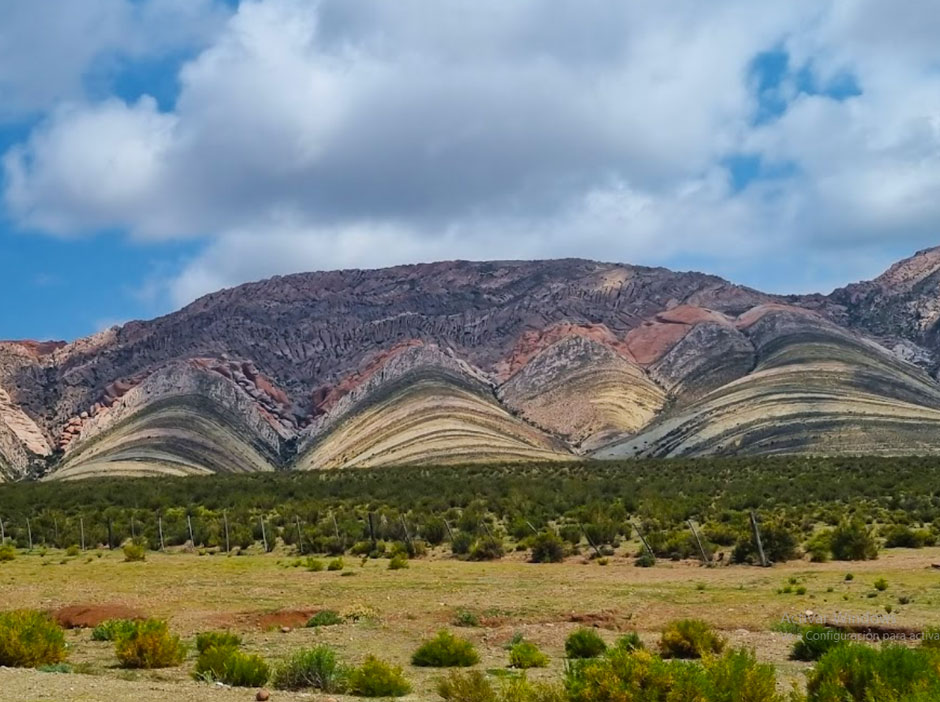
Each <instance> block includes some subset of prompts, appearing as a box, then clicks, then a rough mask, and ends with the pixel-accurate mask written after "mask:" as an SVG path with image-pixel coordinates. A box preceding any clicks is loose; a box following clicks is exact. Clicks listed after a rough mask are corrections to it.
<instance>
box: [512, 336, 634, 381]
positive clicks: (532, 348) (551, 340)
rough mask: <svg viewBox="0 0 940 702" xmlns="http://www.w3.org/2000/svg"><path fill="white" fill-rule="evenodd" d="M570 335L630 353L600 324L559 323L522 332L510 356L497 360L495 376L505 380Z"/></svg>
mask: <svg viewBox="0 0 940 702" xmlns="http://www.w3.org/2000/svg"><path fill="white" fill-rule="evenodd" d="M569 336H581V337H584V338H585V339H590V340H591V341H596V342H598V343H600V344H603V345H604V346H607V347H609V348H611V349H613V350H614V351H615V352H617V353H618V354H619V355H621V356H623V357H624V358H626V359H627V360H629V361H632V360H633V356H632V355H631V354H630V352H629V351H628V350H627V347H626V346H625V345H624V343H623V342H622V341H620V339H618V338H617V336H616V335H615V334H614V333H613V332H612V331H610V329H608V328H607V327H606V326H605V325H603V324H569V323H567V322H562V323H560V324H554V325H552V326H550V327H547V328H545V329H539V330H531V331H527V332H524V333H523V334H522V336H520V337H519V338H518V339H517V340H516V344H515V346H514V347H513V349H512V351H511V352H510V354H509V358H508V359H507V360H505V361H503V362H501V363H500V366H501V367H500V368H499V371H498V375H499V377H500V378H501V379H502V380H507V379H509V378H511V377H512V376H513V375H515V373H516V371H518V370H519V369H521V368H522V367H523V366H525V365H526V364H527V363H528V362H529V361H531V360H532V359H533V358H534V357H535V356H536V355H537V354H538V353H539V352H540V351H542V350H543V349H547V348H548V347H549V346H551V345H552V344H555V343H557V342H559V341H561V340H562V339H565V338H567V337H569Z"/></svg>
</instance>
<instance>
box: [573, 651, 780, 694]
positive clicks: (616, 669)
mask: <svg viewBox="0 0 940 702" xmlns="http://www.w3.org/2000/svg"><path fill="white" fill-rule="evenodd" d="M776 682H777V681H776V677H775V674H774V668H773V666H772V665H768V664H760V663H758V662H757V661H756V659H755V658H754V654H753V653H750V652H749V651H746V650H739V651H729V652H728V653H726V654H724V655H723V656H720V657H712V658H708V659H706V660H705V661H704V662H703V663H685V662H682V661H664V660H663V659H662V658H660V657H659V656H656V655H655V654H652V653H650V652H648V651H642V650H641V651H635V652H630V651H626V650H624V649H620V648H614V649H611V650H610V651H609V652H608V653H607V655H605V656H604V657H602V658H596V659H593V660H586V661H575V662H574V663H573V664H572V665H570V666H569V667H568V669H567V670H566V672H565V688H566V691H567V693H568V700H569V701H570V702H608V701H611V700H624V701H626V700H631V701H634V700H635V701H637V702H640V701H643V702H647V701H649V702H672V701H673V700H675V701H676V702H680V701H681V702H687V701H694V702H732V701H735V702H745V701H746V702H783V701H784V698H783V697H781V696H780V695H778V694H777V692H776Z"/></svg>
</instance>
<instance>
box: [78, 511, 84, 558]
mask: <svg viewBox="0 0 940 702" xmlns="http://www.w3.org/2000/svg"><path fill="white" fill-rule="evenodd" d="M78 528H79V530H80V531H81V534H82V551H84V550H85V518H84V517H79V518H78Z"/></svg>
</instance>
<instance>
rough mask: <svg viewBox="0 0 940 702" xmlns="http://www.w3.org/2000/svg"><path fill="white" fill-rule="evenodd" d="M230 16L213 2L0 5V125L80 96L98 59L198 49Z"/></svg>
mask: <svg viewBox="0 0 940 702" xmlns="http://www.w3.org/2000/svg"><path fill="white" fill-rule="evenodd" d="M229 14H230V13H229V11H228V10H227V9H226V8H225V7H224V6H223V5H222V4H221V3H218V2H215V0H80V2H68V1H62V0H29V1H28V2H4V3H0V122H3V121H12V120H17V119H22V118H23V117H24V116H28V115H30V114H33V113H36V112H42V111H44V110H46V109H48V108H49V107H51V106H52V105H54V104H56V103H57V102H58V101H61V100H70V99H80V98H81V97H82V96H83V95H84V92H85V91H84V85H83V83H84V81H85V80H86V79H87V77H88V73H89V71H90V70H91V69H93V68H94V67H95V66H96V64H99V63H104V64H107V63H109V62H116V61H120V60H129V59H141V58H148V57H151V56H154V55H159V54H162V53H165V52H168V51H176V50H182V49H189V48H194V47H195V48H198V47H200V46H202V45H203V44H204V43H205V42H207V41H209V40H210V39H211V37H213V36H214V35H215V33H216V32H217V31H218V30H219V29H220V28H221V27H222V25H223V23H224V21H225V19H226V18H227V17H228V15H229ZM98 67H99V68H101V66H98Z"/></svg>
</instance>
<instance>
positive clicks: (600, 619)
mask: <svg viewBox="0 0 940 702" xmlns="http://www.w3.org/2000/svg"><path fill="white" fill-rule="evenodd" d="M629 619H630V617H629V616H623V615H622V614H619V613H618V612H610V611H605V612H590V613H574V612H573V613H572V614H571V615H570V616H569V617H568V621H569V622H573V623H575V624H583V625H584V626H593V627H598V628H600V629H610V630H611V631H618V630H620V629H621V628H623V627H624V626H625V625H626V623H627V621H628V620H629Z"/></svg>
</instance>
